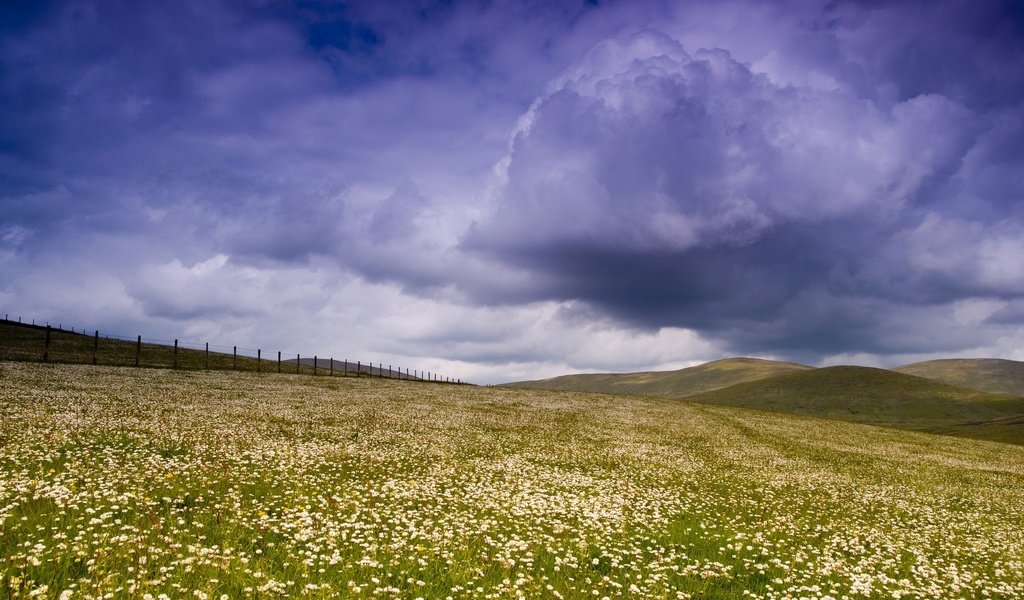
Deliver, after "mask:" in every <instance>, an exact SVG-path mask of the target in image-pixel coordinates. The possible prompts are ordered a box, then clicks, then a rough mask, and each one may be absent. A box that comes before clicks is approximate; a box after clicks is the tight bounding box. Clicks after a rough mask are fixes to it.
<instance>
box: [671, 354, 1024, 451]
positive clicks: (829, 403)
mask: <svg viewBox="0 0 1024 600" xmlns="http://www.w3.org/2000/svg"><path fill="white" fill-rule="evenodd" d="M687 400H688V401H691V402H700V403H705V404H719V405H727V406H738V407H743V408H755V409H761V410H769V411H775V412H784V413H792V414H799V415H808V416H814V417H824V418H828V419H839V420H843V421H854V422H858V423H868V424H872V425H884V426H889V427H898V428H901V429H916V430H921V431H934V432H938V433H946V434H951V435H961V436H964V437H974V438H982V439H992V440H997V441H1009V442H1013V443H1018V444H1020V443H1024V398H1021V397H1018V396H1012V395H1008V394H998V393H991V392H983V391H978V390H973V389H967V388H963V387H957V386H953V385H949V384H946V383H941V382H938V381H933V380H931V379H925V378H922V377H916V376H914V375H907V374H905V373H897V372H895V371H888V370H885V369H874V368H870V367H825V368H821V369H813V370H805V371H800V372H794V373H786V374H782V375H777V376H775V377H771V378H767V379H761V380H758V381H750V382H746V383H740V384H737V385H733V386H730V387H727V388H722V389H718V390H713V391H709V392H705V393H703V394H698V395H694V396H690V397H688V398H687Z"/></svg>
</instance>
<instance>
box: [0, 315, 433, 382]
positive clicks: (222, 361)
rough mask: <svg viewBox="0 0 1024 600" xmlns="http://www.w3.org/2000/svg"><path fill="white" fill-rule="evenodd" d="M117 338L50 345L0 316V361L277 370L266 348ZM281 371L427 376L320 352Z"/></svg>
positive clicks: (30, 328)
mask: <svg viewBox="0 0 1024 600" xmlns="http://www.w3.org/2000/svg"><path fill="white" fill-rule="evenodd" d="M136 351H137V341H126V340H122V339H117V338H110V337H104V336H100V337H99V338H96V337H94V336H93V335H89V334H86V333H81V332H78V333H76V332H74V331H67V330H59V329H51V330H50V345H49V347H47V346H46V327H42V326H38V325H27V324H21V323H15V322H13V321H5V320H4V321H0V360H29V361H41V360H43V358H44V356H45V357H46V359H47V361H49V362H54V363H74V364H92V363H93V357H94V356H95V358H96V364H100V365H114V366H136V353H137V354H138V366H140V367H151V368H152V367H157V368H161V367H164V368H165V367H174V368H179V369H193V370H194V369H213V370H232V371H250V372H277V371H278V368H279V367H278V362H277V359H278V357H277V353H276V352H274V353H271V352H266V353H265V354H264V355H263V356H262V357H260V358H254V357H250V356H244V355H236V354H235V353H234V352H230V353H227V352H217V351H211V352H206V350H205V349H195V348H185V347H179V348H178V349H177V351H175V348H174V345H173V344H154V343H147V342H143V343H142V344H141V346H139V347H138V352H136ZM281 358H282V360H281V365H280V370H281V372H283V373H298V374H305V375H313V374H318V375H329V374H333V375H345V374H347V375H355V374H356V373H359V374H361V375H371V376H376V377H385V376H386V377H395V378H398V377H399V375H401V378H403V379H413V380H422V379H421V378H420V377H416V376H413V375H410V376H408V377H407V376H406V375H405V373H404V372H402V373H401V374H399V372H398V370H397V369H395V370H389V369H388V368H383V369H382V368H381V366H380V365H378V366H374V367H371V366H370V365H367V364H363V363H357V362H355V361H344V362H343V361H341V360H333V364H332V359H330V358H326V357H319V358H318V359H317V360H316V365H314V358H313V357H312V356H308V357H301V359H300V360H299V361H298V365H296V359H295V357H290V356H283V357H281Z"/></svg>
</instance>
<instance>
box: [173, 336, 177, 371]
mask: <svg viewBox="0 0 1024 600" xmlns="http://www.w3.org/2000/svg"><path fill="white" fill-rule="evenodd" d="M174 368H175V369H177V368H178V340H174Z"/></svg>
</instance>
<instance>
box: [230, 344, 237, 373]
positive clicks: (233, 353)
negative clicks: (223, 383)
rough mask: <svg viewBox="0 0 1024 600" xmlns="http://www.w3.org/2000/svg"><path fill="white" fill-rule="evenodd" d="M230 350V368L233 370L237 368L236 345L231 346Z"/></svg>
mask: <svg viewBox="0 0 1024 600" xmlns="http://www.w3.org/2000/svg"><path fill="white" fill-rule="evenodd" d="M232 348H233V349H232V350H231V369H232V370H234V371H237V370H238V346H233V347H232Z"/></svg>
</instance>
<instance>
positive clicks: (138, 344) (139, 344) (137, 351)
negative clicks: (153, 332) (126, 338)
mask: <svg viewBox="0 0 1024 600" xmlns="http://www.w3.org/2000/svg"><path fill="white" fill-rule="evenodd" d="M141 357H142V336H141V335H140V336H139V337H138V338H136V340H135V366H136V367H137V366H139V359H140V358H141Z"/></svg>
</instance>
